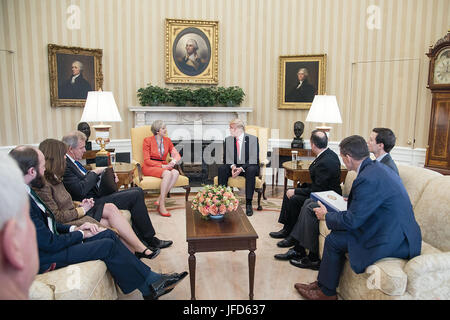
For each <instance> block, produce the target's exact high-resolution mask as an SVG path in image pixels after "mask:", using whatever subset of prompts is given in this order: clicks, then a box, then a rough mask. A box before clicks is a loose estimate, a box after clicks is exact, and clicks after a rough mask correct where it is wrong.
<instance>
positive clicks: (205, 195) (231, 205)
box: [191, 185, 239, 219]
mask: <svg viewBox="0 0 450 320" xmlns="http://www.w3.org/2000/svg"><path fill="white" fill-rule="evenodd" d="M238 206H239V200H238V199H237V198H236V197H235V196H234V193H233V190H232V189H231V187H225V186H213V185H207V186H205V187H203V189H202V190H200V191H199V192H198V193H197V195H196V196H195V197H194V199H193V200H192V205H191V208H192V209H193V210H197V211H198V212H200V213H201V215H202V217H204V218H206V219H207V218H208V217H209V216H210V215H212V216H217V215H224V214H225V213H226V212H227V211H236V209H237V208H238Z"/></svg>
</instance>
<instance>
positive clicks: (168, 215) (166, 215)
mask: <svg viewBox="0 0 450 320" xmlns="http://www.w3.org/2000/svg"><path fill="white" fill-rule="evenodd" d="M156 211H158V213H159V214H160V215H162V216H163V217H170V216H171V214H170V212H169V211H167V212H161V210H159V206H158V207H157V208H156Z"/></svg>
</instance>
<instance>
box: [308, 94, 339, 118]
mask: <svg viewBox="0 0 450 320" xmlns="http://www.w3.org/2000/svg"><path fill="white" fill-rule="evenodd" d="M306 121H307V122H321V123H342V118H341V113H340V112H339V106H338V104H337V100H336V96H325V95H316V96H314V100H313V102H312V104H311V108H310V109H309V112H308V116H307V117H306Z"/></svg>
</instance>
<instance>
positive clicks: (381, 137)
mask: <svg viewBox="0 0 450 320" xmlns="http://www.w3.org/2000/svg"><path fill="white" fill-rule="evenodd" d="M367 146H368V147H369V151H370V152H372V153H373V154H374V156H375V157H376V158H377V161H380V162H381V163H383V164H385V165H387V166H388V167H389V168H391V169H392V170H394V171H395V173H397V174H398V169H397V166H396V165H395V162H394V160H392V158H391V155H390V154H389V152H390V151H391V150H392V148H394V146H395V135H394V132H392V130H391V129H389V128H373V129H372V133H371V134H370V137H369V140H368V141H367Z"/></svg>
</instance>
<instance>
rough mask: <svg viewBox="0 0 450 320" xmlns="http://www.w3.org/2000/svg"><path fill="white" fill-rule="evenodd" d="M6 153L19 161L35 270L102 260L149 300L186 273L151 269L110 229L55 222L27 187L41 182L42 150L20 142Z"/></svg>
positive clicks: (122, 283)
mask: <svg viewBox="0 0 450 320" xmlns="http://www.w3.org/2000/svg"><path fill="white" fill-rule="evenodd" d="M10 155H11V157H12V158H14V159H15V160H16V161H17V163H18V164H19V167H20V168H21V170H22V172H23V175H24V181H25V183H26V184H27V187H28V188H27V189H28V193H29V201H30V216H31V219H32V220H33V223H34V226H35V228H36V236H37V244H38V250H39V263H40V266H39V273H44V272H47V271H51V270H54V269H57V268H62V267H65V266H68V265H71V264H76V263H80V262H85V261H92V260H102V261H103V262H105V264H106V266H107V268H108V270H109V271H110V272H111V274H112V276H113V278H114V280H115V281H116V282H117V284H118V285H119V287H120V289H121V290H122V291H123V292H124V293H125V294H127V293H130V292H132V291H134V290H136V289H138V290H139V291H141V292H142V295H143V296H144V299H151V300H153V299H157V298H158V297H160V296H161V295H163V294H166V293H169V292H170V291H171V290H172V289H173V287H174V286H175V285H177V284H178V283H179V282H180V281H181V280H182V279H183V278H184V277H186V275H187V272H183V273H180V274H178V273H174V274H158V273H155V272H153V271H152V270H151V269H150V267H148V266H147V265H146V264H144V263H143V262H141V261H140V260H139V259H138V258H136V257H135V255H134V254H133V253H132V252H131V251H130V250H129V249H128V248H127V247H125V245H124V244H123V243H122V242H121V241H120V240H119V238H118V237H117V236H116V235H115V233H114V232H113V231H111V230H107V229H106V228H99V227H98V226H97V225H95V224H91V223H89V222H86V223H84V224H83V225H81V226H79V227H76V226H69V225H63V224H60V223H58V222H56V220H55V217H54V215H53V212H51V210H49V208H48V207H47V206H46V205H45V203H44V202H43V201H42V200H41V199H40V198H39V196H38V195H37V194H36V193H35V192H34V191H33V190H32V189H31V188H30V186H36V187H39V186H42V185H43V184H44V183H45V178H44V171H45V157H44V154H43V153H42V152H41V151H40V150H39V149H36V148H33V147H27V146H20V147H17V148H15V149H14V150H12V151H11V152H10Z"/></svg>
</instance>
